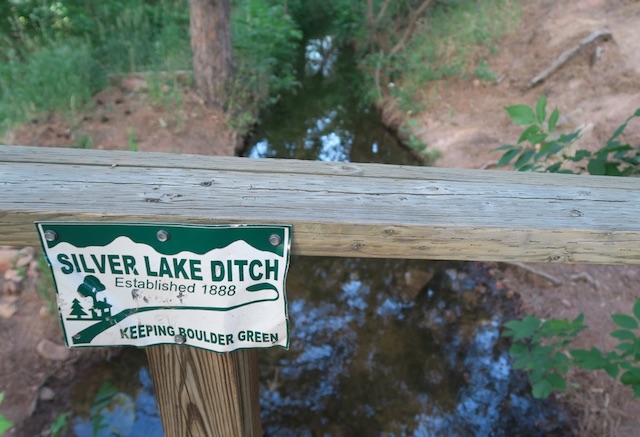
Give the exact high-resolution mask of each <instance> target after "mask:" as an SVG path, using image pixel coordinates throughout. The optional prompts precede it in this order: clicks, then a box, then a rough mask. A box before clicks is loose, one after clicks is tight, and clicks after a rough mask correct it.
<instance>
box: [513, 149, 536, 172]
mask: <svg viewBox="0 0 640 437" xmlns="http://www.w3.org/2000/svg"><path fill="white" fill-rule="evenodd" d="M535 153H536V151H535V150H534V149H529V150H525V152H524V153H523V154H522V155H520V157H519V158H518V160H517V161H516V163H515V164H514V166H515V167H516V168H520V167H522V166H523V165H525V164H526V163H527V162H529V161H530V160H531V158H532V157H533V155H535Z"/></svg>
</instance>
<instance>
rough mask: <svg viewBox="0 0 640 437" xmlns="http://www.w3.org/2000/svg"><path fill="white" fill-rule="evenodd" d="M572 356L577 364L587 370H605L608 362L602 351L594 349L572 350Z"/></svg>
mask: <svg viewBox="0 0 640 437" xmlns="http://www.w3.org/2000/svg"><path fill="white" fill-rule="evenodd" d="M570 353H571V356H572V357H573V358H574V359H575V364H576V365H577V366H580V367H582V368H583V369H587V370H598V369H603V368H604V367H605V366H606V365H607V364H608V362H607V361H606V360H605V359H604V357H603V356H602V352H600V349H597V348H595V347H592V348H591V349H589V350H586V349H575V350H572V351H571V352H570Z"/></svg>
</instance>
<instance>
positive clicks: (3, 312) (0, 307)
mask: <svg viewBox="0 0 640 437" xmlns="http://www.w3.org/2000/svg"><path fill="white" fill-rule="evenodd" d="M16 312H18V306H17V305H16V304H15V299H7V298H3V299H2V300H0V317H2V318H3V319H8V318H10V317H12V316H13V315H14V314H15V313H16Z"/></svg>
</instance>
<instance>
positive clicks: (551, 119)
mask: <svg viewBox="0 0 640 437" xmlns="http://www.w3.org/2000/svg"><path fill="white" fill-rule="evenodd" d="M559 118H560V113H559V112H558V108H556V109H554V110H553V112H552V113H551V117H549V123H548V126H549V133H551V132H553V130H554V129H555V128H556V125H557V124H558V119H559Z"/></svg>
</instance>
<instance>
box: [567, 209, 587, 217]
mask: <svg viewBox="0 0 640 437" xmlns="http://www.w3.org/2000/svg"><path fill="white" fill-rule="evenodd" d="M569 215H570V216H571V217H582V216H584V212H582V211H580V210H579V209H572V210H571V212H570V213H569Z"/></svg>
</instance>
